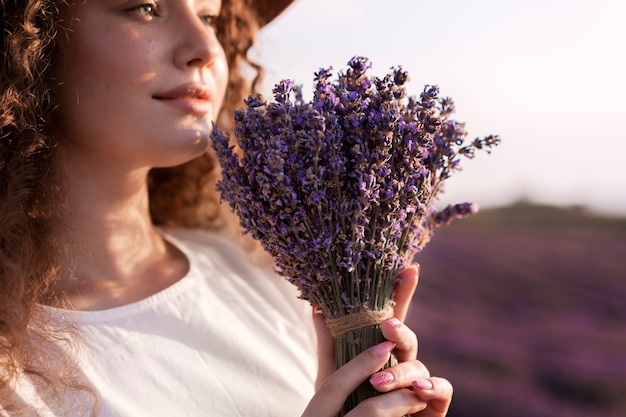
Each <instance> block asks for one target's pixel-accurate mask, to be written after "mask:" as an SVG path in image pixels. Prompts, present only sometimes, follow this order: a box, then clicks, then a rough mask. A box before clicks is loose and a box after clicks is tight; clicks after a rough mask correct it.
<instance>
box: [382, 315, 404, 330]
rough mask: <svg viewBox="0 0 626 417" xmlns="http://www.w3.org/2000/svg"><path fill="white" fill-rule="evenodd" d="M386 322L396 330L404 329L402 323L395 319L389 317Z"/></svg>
mask: <svg viewBox="0 0 626 417" xmlns="http://www.w3.org/2000/svg"><path fill="white" fill-rule="evenodd" d="M385 321H386V322H387V323H389V324H390V325H392V326H393V327H395V328H400V327H402V322H401V321H400V320H398V319H397V318H395V317H389V318H388V319H385Z"/></svg>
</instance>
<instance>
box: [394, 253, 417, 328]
mask: <svg viewBox="0 0 626 417" xmlns="http://www.w3.org/2000/svg"><path fill="white" fill-rule="evenodd" d="M419 274H420V265H419V264H418V263H415V262H414V263H412V264H411V265H409V266H407V267H406V268H405V269H403V270H402V271H400V272H398V277H399V278H400V280H399V281H398V283H397V284H396V286H395V288H394V290H395V295H394V301H395V302H396V306H395V308H394V313H393V315H394V316H395V317H396V318H397V319H398V320H400V321H404V320H405V319H406V315H407V312H408V311H409V307H410V305H411V300H412V299H413V293H414V292H415V288H417V282H418V281H419Z"/></svg>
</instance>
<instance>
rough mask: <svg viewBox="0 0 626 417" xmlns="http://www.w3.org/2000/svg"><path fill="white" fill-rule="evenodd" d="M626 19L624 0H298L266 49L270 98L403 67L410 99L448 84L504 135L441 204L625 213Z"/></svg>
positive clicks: (466, 112)
mask: <svg viewBox="0 0 626 417" xmlns="http://www.w3.org/2000/svg"><path fill="white" fill-rule="evenodd" d="M625 16H626V1H624V0H595V1H590V0H524V1H515V2H513V1H504V0H473V1H467V0H437V1H425V0H296V1H295V3H294V4H293V5H292V6H291V7H290V8H289V9H288V10H287V11H286V12H285V13H284V14H283V15H282V16H281V17H279V18H278V19H277V20H276V21H274V22H273V23H272V24H270V25H269V26H268V27H266V28H265V29H264V30H263V32H262V34H261V36H260V38H259V44H258V49H257V50H258V52H259V56H260V57H261V62H262V63H263V65H264V66H265V67H266V70H267V75H266V82H267V87H266V88H267V91H269V89H270V88H271V86H272V85H273V84H274V83H275V82H277V81H279V80H280V79H282V78H291V79H293V80H294V81H295V82H296V83H298V84H302V85H303V86H304V91H305V97H307V96H306V93H307V92H309V91H311V89H312V79H313V73H314V72H315V71H317V70H318V69H319V68H320V67H328V66H332V67H333V68H335V70H343V69H344V68H345V67H346V63H347V61H348V60H349V59H350V58H351V57H352V56H354V55H362V56H366V57H368V58H370V60H371V61H372V63H373V70H372V71H373V73H374V74H376V75H384V74H386V73H387V72H388V70H389V68H390V67H391V66H398V65H400V66H402V67H403V68H404V69H406V70H407V71H408V72H409V74H410V77H411V80H410V82H409V87H408V89H409V93H410V94H413V95H417V94H419V92H420V91H421V90H422V88H423V86H424V84H437V85H439V87H440V91H441V94H442V95H445V96H450V97H452V98H453V99H454V101H455V103H456V108H457V113H456V116H455V118H456V119H457V120H459V121H463V122H465V123H466V128H467V130H468V131H469V136H470V138H473V137H476V136H484V135H486V134H490V133H494V134H499V135H500V136H501V137H502V139H503V143H502V145H500V146H499V147H497V148H496V149H495V150H494V152H493V153H492V154H491V155H486V154H485V155H480V156H479V157H477V158H476V159H474V160H466V161H464V162H463V167H464V170H463V171H462V172H459V173H456V174H455V176H454V177H453V178H452V179H451V180H450V181H449V183H448V186H447V191H446V193H445V194H444V195H443V197H442V203H456V202H460V201H474V202H477V203H478V205H479V206H480V207H491V206H499V205H504V204H508V203H511V202H514V201H516V200H519V199H522V198H523V199H526V200H530V201H534V202H539V203H549V204H558V205H571V204H580V205H584V206H587V207H590V208H592V209H594V210H597V211H602V212H607V213H617V214H626V173H625V172H624V163H623V159H624V155H625V154H626V126H625V122H626V80H625V78H624V77H626V62H625V61H626V59H624V57H623V55H624V44H625V43H626V25H625V24H624V17H625ZM309 97H310V96H309Z"/></svg>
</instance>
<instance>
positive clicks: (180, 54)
mask: <svg viewBox="0 0 626 417" xmlns="http://www.w3.org/2000/svg"><path fill="white" fill-rule="evenodd" d="M177 31H178V34H179V37H180V38H179V39H180V42H179V45H178V47H177V48H176V51H175V53H174V61H175V64H176V66H178V67H179V68H181V69H188V68H192V67H204V66H211V65H212V64H213V62H214V61H215V58H216V57H217V56H218V55H219V51H220V44H219V41H218V40H217V37H216V35H215V31H214V29H213V28H211V27H209V26H207V25H206V24H205V23H204V22H203V21H202V20H201V19H200V17H198V16H197V15H195V13H194V14H192V13H189V16H188V17H187V18H185V19H184V21H182V22H181V24H180V26H179V27H178V28H177Z"/></svg>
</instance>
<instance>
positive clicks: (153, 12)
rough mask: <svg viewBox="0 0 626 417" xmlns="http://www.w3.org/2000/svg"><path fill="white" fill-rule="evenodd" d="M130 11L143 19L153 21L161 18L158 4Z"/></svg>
mask: <svg viewBox="0 0 626 417" xmlns="http://www.w3.org/2000/svg"><path fill="white" fill-rule="evenodd" d="M130 11H132V12H135V13H137V14H138V15H140V16H141V17H142V18H143V19H146V20H152V19H154V18H155V17H158V16H160V13H159V6H158V5H157V4H156V3H144V4H141V5H139V6H137V7H133V8H132V9H130Z"/></svg>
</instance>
